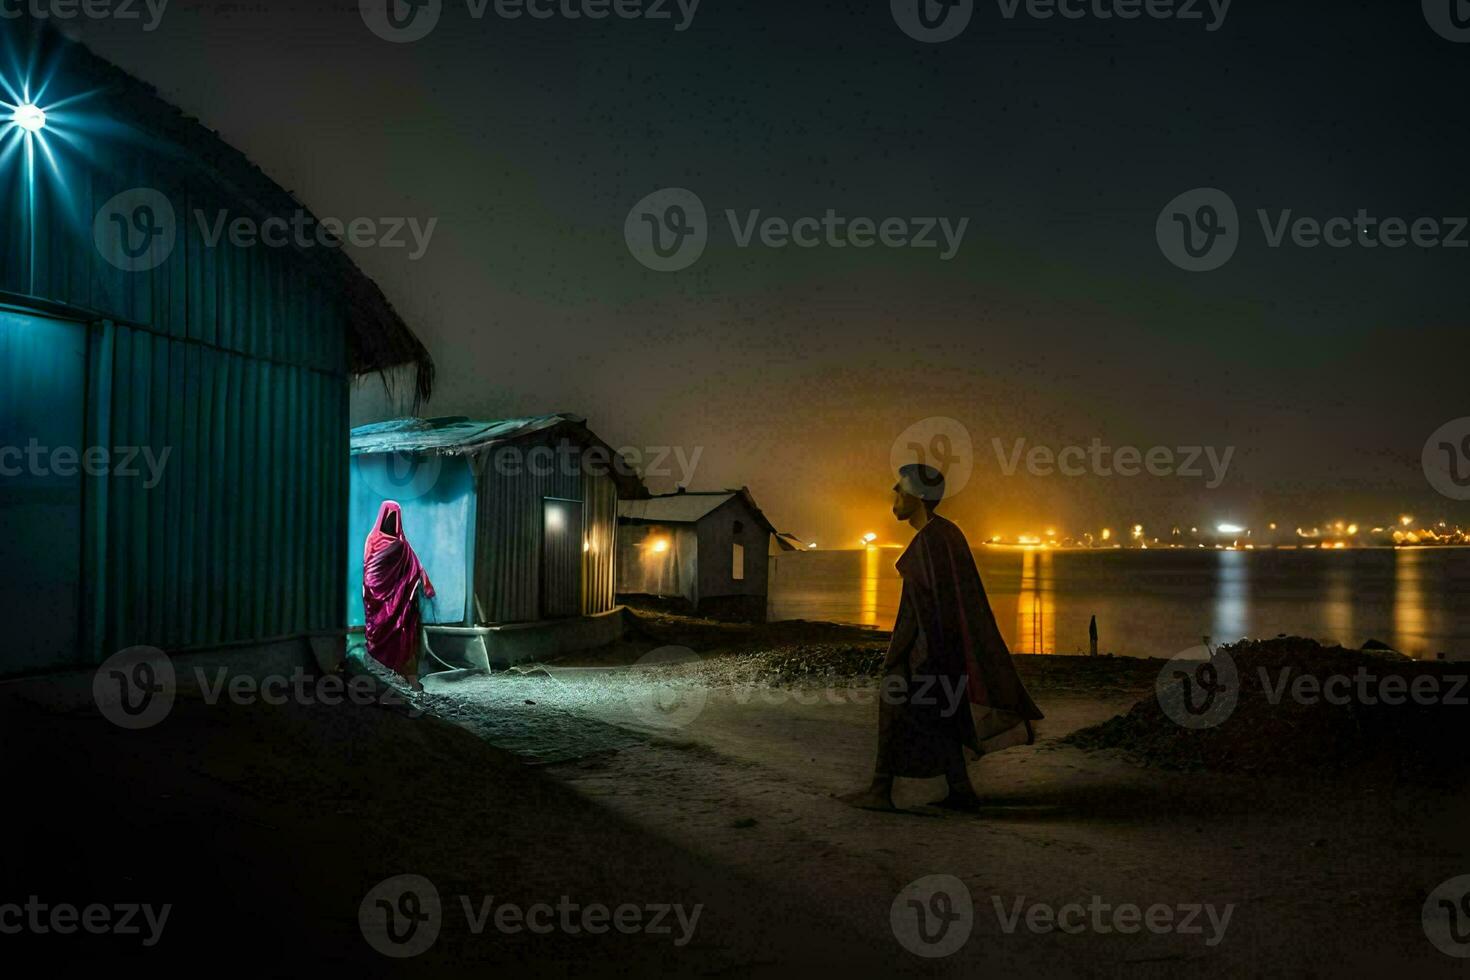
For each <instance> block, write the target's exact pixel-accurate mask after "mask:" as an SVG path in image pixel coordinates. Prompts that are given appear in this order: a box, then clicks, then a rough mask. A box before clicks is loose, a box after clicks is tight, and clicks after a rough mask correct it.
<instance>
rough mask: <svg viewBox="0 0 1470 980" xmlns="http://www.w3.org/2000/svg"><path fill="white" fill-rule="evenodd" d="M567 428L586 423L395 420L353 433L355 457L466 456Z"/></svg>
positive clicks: (564, 418)
mask: <svg viewBox="0 0 1470 980" xmlns="http://www.w3.org/2000/svg"><path fill="white" fill-rule="evenodd" d="M567 424H571V425H579V426H580V425H585V424H586V419H583V418H580V417H579V416H576V415H565V414H562V415H536V416H532V417H530V418H523V419H500V420H496V421H479V420H474V419H469V418H465V417H464V416H448V417H445V418H437V419H413V418H408V419H393V420H391V421H388V422H377V423H374V424H372V425H360V426H358V427H357V428H355V429H353V430H352V453H353V455H359V454H362V453H425V452H443V453H467V452H473V451H474V450H476V449H484V448H487V447H489V446H491V445H493V444H495V443H499V442H507V441H509V440H512V439H520V438H523V437H525V436H530V435H534V434H535V433H537V432H542V431H545V430H547V429H552V428H555V427H556V426H559V425H567Z"/></svg>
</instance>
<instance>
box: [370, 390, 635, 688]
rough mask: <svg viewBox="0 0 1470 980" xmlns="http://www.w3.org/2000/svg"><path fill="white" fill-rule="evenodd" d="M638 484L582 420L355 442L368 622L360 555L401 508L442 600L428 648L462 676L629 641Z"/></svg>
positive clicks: (395, 430)
mask: <svg viewBox="0 0 1470 980" xmlns="http://www.w3.org/2000/svg"><path fill="white" fill-rule="evenodd" d="M643 493H646V490H645V489H644V488H643V484H642V481H641V480H640V478H639V477H638V474H637V473H636V472H635V471H634V470H633V469H632V468H631V467H630V466H629V465H628V464H627V462H626V461H625V460H624V459H623V458H622V457H621V456H620V455H618V454H617V453H616V452H614V451H613V450H612V449H611V448H610V447H609V446H608V445H607V444H606V443H605V442H603V441H602V440H601V439H599V438H598V437H597V436H596V435H594V434H593V433H592V431H591V430H590V429H588V428H587V424H586V422H585V421H584V420H583V419H581V418H579V417H578V416H575V415H541V416H535V417H532V418H519V419H505V420H501V421H477V420H472V419H468V418H463V417H454V418H440V419H397V420H394V421H391V422H382V423H378V424H375V425H364V426H360V427H358V428H356V429H354V430H353V431H352V481H351V498H350V499H351V504H350V508H349V510H350V518H349V539H350V541H352V542H355V543H356V546H355V547H351V548H349V551H348V555H349V569H348V588H347V592H348V604H349V610H350V622H351V623H352V624H353V625H354V626H359V625H361V624H362V622H363V609H362V593H361V588H362V548H361V542H362V541H363V540H364V539H365V538H366V537H367V534H368V532H369V531H370V530H371V529H372V526H373V522H374V520H375V519H376V517H377V514H378V508H379V506H380V505H381V504H382V502H383V501H385V500H396V501H397V502H398V503H399V504H400V505H401V506H402V508H403V527H404V531H405V533H406V534H407V536H408V540H409V542H410V543H411V544H412V545H413V547H414V550H415V551H416V552H417V553H418V555H419V559H420V561H422V562H423V563H424V568H425V571H427V572H428V574H429V578H430V580H431V581H433V583H434V588H435V590H436V592H437V593H438V594H437V596H436V598H435V599H434V600H432V601H431V602H428V603H427V604H426V607H425V622H426V624H427V626H426V628H427V630H428V633H429V646H430V649H431V650H432V651H433V653H434V656H435V657H437V658H438V659H440V660H441V661H443V662H444V664H445V665H447V666H451V667H456V668H459V667H478V668H482V669H484V668H489V667H491V666H504V665H507V664H513V663H517V662H520V661H524V660H529V659H540V658H544V657H549V656H554V655H557V654H561V653H566V652H568V651H571V650H577V649H587V648H590V647H595V646H600V645H602V644H605V643H609V642H611V641H613V640H615V639H617V638H618V637H620V636H621V635H622V616H621V613H620V611H619V610H618V609H617V608H616V602H615V599H614V587H613V575H614V571H615V568H614V562H615V554H616V552H615V546H616V536H617V518H618V501H619V500H620V499H621V498H624V497H631V496H635V495H640V494H643Z"/></svg>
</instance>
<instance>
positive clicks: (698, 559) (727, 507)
mask: <svg viewBox="0 0 1470 980" xmlns="http://www.w3.org/2000/svg"><path fill="white" fill-rule="evenodd" d="M618 520H619V523H620V524H621V525H622V529H621V533H620V536H619V541H618V591H619V592H620V593H622V594H625V595H630V596H631V595H647V596H657V597H664V598H678V599H680V600H681V601H682V602H683V603H684V604H685V605H687V606H688V607H689V608H690V609H692V610H693V611H695V612H697V613H699V614H701V615H707V616H715V617H722V618H733V619H746V620H754V621H757V622H763V621H764V620H765V618H766V593H767V582H768V577H769V570H768V567H767V555H768V554H769V552H770V550H771V541H772V539H773V537H774V536H775V535H776V529H775V528H774V527H772V526H771V522H770V521H768V520H766V516H765V514H764V513H762V512H761V509H760V507H759V506H758V505H757V504H756V502H755V498H754V497H753V496H751V493H750V490H749V489H747V488H745V487H742V488H740V489H739V490H719V491H710V492H689V491H685V490H682V489H681V490H680V491H679V492H678V493H672V494H665V495H662V496H657V497H649V498H646V499H643V500H628V501H624V502H623V503H621V504H619V506H618Z"/></svg>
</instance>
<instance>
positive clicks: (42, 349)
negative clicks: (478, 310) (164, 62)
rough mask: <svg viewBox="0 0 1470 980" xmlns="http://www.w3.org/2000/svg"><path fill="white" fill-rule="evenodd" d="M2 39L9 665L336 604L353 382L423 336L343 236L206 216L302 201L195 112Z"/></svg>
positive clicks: (50, 38) (294, 208)
mask: <svg viewBox="0 0 1470 980" xmlns="http://www.w3.org/2000/svg"><path fill="white" fill-rule="evenodd" d="M0 39H3V47H0V211H3V214H4V222H3V225H0V568H3V572H0V576H3V577H0V621H4V622H7V623H9V624H14V629H13V630H12V634H11V642H9V643H7V644H6V646H5V648H4V649H3V650H0V675H15V674H23V673H27V672H36V671H43V670H52V669H57V668H61V667H67V666H81V665H87V664H93V663H97V662H99V661H100V660H102V659H104V658H105V657H107V656H108V655H110V654H111V653H113V652H115V651H117V650H119V649H122V648H125V647H129V646H133V645H139V644H148V645H154V646H159V647H163V648H165V649H167V650H170V651H184V650H192V649H221V648H227V647H229V648H232V647H234V646H236V645H241V646H251V645H259V644H263V643H266V642H268V641H275V640H281V639H283V638H284V639H289V638H292V637H298V636H305V635H310V634H314V633H317V632H319V631H334V630H335V631H340V630H342V629H343V628H344V627H345V625H346V619H347V610H346V605H345V602H344V596H345V595H346V592H347V589H346V583H345V576H346V568H345V566H344V562H343V561H342V555H343V553H344V550H345V549H346V548H347V546H348V534H347V506H346V500H347V495H348V462H349V456H348V436H349V427H350V423H349V413H348V398H349V390H350V385H351V383H352V381H353V379H354V377H355V376H357V375H359V374H363V373H368V372H379V373H382V372H389V371H390V369H396V368H398V367H406V368H407V372H408V374H409V375H410V376H412V378H413V380H412V381H410V382H408V383H410V384H413V385H414V386H415V389H416V395H417V396H419V397H426V396H427V395H428V393H429V389H430V386H431V383H432V364H431V362H430V360H429V357H428V354H427V352H426V351H425V349H424V347H423V345H422V344H421V343H419V341H418V340H417V339H416V338H415V337H414V336H413V335H412V333H411V332H410V331H409V330H408V328H407V327H406V325H405V324H404V323H403V321H402V320H401V318H400V317H399V316H398V315H397V314H396V313H395V312H394V311H393V309H392V307H391V305H390V304H389V302H388V301H387V299H386V298H385V297H384V296H383V294H382V292H381V291H380V290H379V289H378V288H377V287H376V286H375V285H374V284H373V283H372V282H371V281H369V280H368V279H367V278H366V277H365V276H364V275H363V274H362V273H361V272H360V271H359V270H358V269H357V268H356V266H355V265H354V264H353V262H352V261H351V259H350V258H348V257H347V256H346V255H345V254H344V253H343V251H342V250H341V248H340V247H332V246H330V245H328V246H320V245H318V246H316V247H302V246H300V245H297V244H289V245H287V246H285V247H266V246H265V245H264V244H262V243H256V244H255V245H254V246H253V247H252V246H248V245H245V244H240V245H237V244H232V243H231V241H230V240H229V239H228V238H225V239H223V240H217V241H211V240H210V236H208V235H206V234H205V231H204V229H203V228H202V227H201V222H200V221H199V220H196V216H197V215H199V214H204V215H208V216H211V220H212V219H213V216H217V215H219V214H221V213H223V214H226V215H228V216H230V217H231V219H233V218H236V217H241V218H249V219H250V220H251V221H253V222H257V223H261V222H264V221H266V220H268V219H276V220H288V221H289V220H292V219H294V218H296V216H298V215H300V214H303V213H304V209H303V208H302V205H301V204H300V203H298V202H297V201H296V200H295V199H294V198H293V197H292V196H291V195H290V194H289V193H287V192H286V191H284V190H282V189H281V188H280V187H279V186H277V185H276V184H275V183H273V182H272V181H271V180H270V179H269V178H268V177H266V176H265V175H264V174H263V173H262V172H261V171H260V170H258V169H257V168H256V167H255V166H253V165H252V164H251V163H250V162H249V161H248V160H247V159H246V158H245V157H244V156H243V155H242V154H241V153H240V152H238V151H237V150H235V149H233V148H232V147H230V146H228V145H227V144H225V143H224V142H223V141H222V140H220V139H219V138H218V137H217V136H216V135H215V134H214V133H213V132H211V131H210V130H208V129H206V128H205V127H204V126H203V125H202V124H200V123H199V122H198V121H196V120H193V119H190V118H187V117H185V116H184V115H183V114H182V113H181V112H179V110H177V109H175V108H174V107H172V106H170V105H169V104H168V103H166V102H165V101H164V100H163V99H161V98H160V97H159V96H158V95H157V93H156V92H154V91H153V90H152V89H151V88H150V87H148V86H147V85H145V84H143V83H142V82H140V81H138V80H137V79H134V78H132V77H131V76H129V75H127V74H125V73H124V72H122V71H121V70H119V69H117V68H116V67H114V66H112V65H110V64H108V63H107V62H105V61H104V60H102V59H101V58H99V57H97V56H95V55H94V54H92V53H91V52H89V51H88V50H86V49H85V48H84V47H82V46H81V45H79V44H75V43H72V42H69V41H66V40H64V39H62V38H61V37H60V36H59V35H58V34H56V33H55V32H54V31H51V30H49V29H46V28H44V27H38V26H37V25H36V24H35V23H34V22H32V21H30V20H29V19H27V18H25V17H20V18H7V19H5V20H0ZM307 217H308V220H310V221H314V220H315V219H311V218H309V215H308V216H307ZM205 224H206V226H207V223H205ZM394 376H400V375H399V374H398V373H396V372H395V375H394ZM150 461H151V462H150Z"/></svg>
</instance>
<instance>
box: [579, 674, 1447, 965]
mask: <svg viewBox="0 0 1470 980" xmlns="http://www.w3.org/2000/svg"><path fill="white" fill-rule="evenodd" d="M858 691H859V693H858V694H857V695H856V696H855V695H854V692H852V691H847V692H845V693H844V695H843V696H842V697H827V696H821V695H809V696H802V697H799V698H798V697H794V696H793V695H792V694H791V692H789V691H788V692H785V693H783V692H779V691H776V692H771V691H767V692H757V691H752V690H751V689H742V688H736V689H728V688H727V689H715V690H711V691H709V692H707V697H706V701H705V704H704V707H703V710H702V711H700V712H699V714H698V716H697V717H696V718H694V719H693V720H692V721H691V722H690V723H688V724H687V725H685V726H683V727H680V728H677V729H674V730H670V731H668V732H666V733H664V734H661V735H653V736H651V737H649V738H648V740H647V741H645V742H643V743H642V744H640V745H635V746H627V745H624V746H621V747H617V748H616V749H614V748H612V747H610V748H609V750H608V751H605V752H602V753H599V754H597V755H595V756H593V757H591V758H587V759H583V760H581V761H577V762H564V763H561V764H559V765H556V766H554V767H552V768H553V771H555V772H556V773H557V774H558V775H559V776H560V777H561V778H562V779H563V780H565V781H566V782H567V783H568V784H569V785H570V786H572V787H574V788H575V789H576V790H577V791H578V792H579V793H582V794H584V795H585V796H587V797H588V798H590V799H592V800H595V801H597V802H598V803H599V804H602V805H604V806H607V807H608V808H610V809H611V810H613V811H614V812H617V813H618V814H620V815H622V816H623V817H625V818H627V819H628V820H629V821H630V822H631V823H633V824H634V825H636V826H640V827H643V828H646V829H648V830H650V831H653V832H656V833H658V834H660V835H663V836H667V837H669V838H671V839H672V840H674V841H676V842H677V843H678V844H680V845H681V846H682V847H684V848H687V849H688V850H689V851H690V852H692V853H695V854H698V855H700V856H701V857H704V858H707V859H708V860H709V861H711V862H712V863H718V864H719V865H722V866H725V867H730V868H732V869H737V870H739V871H740V872H742V873H743V874H745V875H748V876H750V877H751V878H753V879H755V880H757V881H760V882H764V883H765V884H766V885H767V886H768V887H769V888H770V889H771V891H772V893H773V894H781V895H785V896H789V897H794V898H795V899H796V901H797V904H798V906H800V905H802V904H809V905H810V907H811V908H813V909H814V910H821V911H822V912H824V913H828V914H836V915H838V916H840V917H842V918H843V919H845V920H846V921H848V922H849V923H851V924H852V926H853V927H854V929H855V930H857V931H859V932H861V933H863V934H866V935H870V936H879V937H884V938H888V937H894V938H892V940H891V941H892V942H894V943H895V945H899V940H898V938H896V933H895V931H894V926H893V925H892V924H891V922H890V910H891V907H892V905H893V903H894V900H895V898H896V897H897V896H898V895H899V892H900V890H901V889H903V888H904V887H905V886H906V885H908V884H909V883H910V882H913V881H915V880H916V879H919V878H922V877H924V876H927V875H935V874H949V875H954V876H956V877H957V878H959V879H960V880H961V881H962V882H963V883H964V885H965V886H966V888H967V889H968V891H969V893H970V894H971V896H972V899H973V903H974V918H973V933H972V934H971V935H970V938H969V940H968V941H967V942H966V943H965V944H964V945H963V947H962V948H960V949H959V950H958V951H957V952H955V953H954V954H952V955H950V956H947V957H944V958H939V959H934V960H932V961H927V962H926V961H925V960H923V959H920V958H919V957H917V956H914V957H911V962H912V963H913V964H914V965H915V966H921V967H924V968H925V969H927V970H932V971H934V972H937V973H942V974H946V975H949V974H954V975H959V974H966V975H973V974H974V973H975V971H976V970H980V969H995V968H1000V967H1005V968H1012V969H1023V970H1027V971H1029V972H1031V973H1033V974H1034V975H1046V976H1055V975H1079V974H1081V975H1119V974H1122V973H1125V972H1127V973H1130V974H1136V973H1139V972H1143V973H1146V974H1147V973H1152V974H1158V975H1165V974H1172V973H1173V972H1174V971H1175V970H1177V969H1179V968H1180V967H1182V966H1187V967H1188V968H1189V969H1190V970H1192V971H1198V972H1203V973H1205V974H1208V975H1222V976H1223V975H1241V974H1245V973H1251V974H1262V975H1314V974H1318V973H1328V972H1331V973H1334V974H1341V973H1349V974H1364V975H1366V974H1369V973H1374V972H1381V970H1382V969H1384V968H1388V967H1390V966H1392V967H1394V968H1396V969H1402V968H1404V967H1405V966H1412V968H1413V969H1414V970H1415V971H1416V972H1421V971H1422V972H1424V973H1426V974H1429V975H1437V974H1443V975H1450V974H1451V973H1452V972H1460V971H1459V967H1460V966H1461V964H1460V963H1459V962H1457V961H1455V960H1452V959H1450V958H1448V957H1445V956H1444V955H1443V954H1441V953H1439V952H1438V951H1437V950H1435V949H1434V948H1433V947H1432V946H1431V945H1430V944H1429V943H1428V941H1427V940H1426V939H1425V936H1424V933H1423V931H1422V928H1421V926H1420V908H1421V905H1422V903H1423V901H1424V898H1425V896H1426V895H1427V893H1428V892H1429V890H1430V889H1431V888H1433V887H1434V886H1435V885H1436V884H1438V883H1439V882H1441V881H1443V880H1444V879H1446V878H1448V877H1451V876H1452V875H1457V874H1461V873H1465V872H1466V871H1470V862H1467V860H1466V856H1467V851H1466V848H1465V846H1464V844H1463V842H1462V840H1460V839H1458V835H1456V834H1455V833H1454V832H1453V830H1452V828H1454V827H1455V826H1457V825H1463V818H1464V817H1465V816H1467V815H1470V811H1467V808H1466V806H1465V801H1464V800H1463V799H1446V798H1444V797H1442V796H1437V795H1435V794H1430V793H1425V792H1424V791H1413V792H1408V793H1404V792H1400V791H1395V790H1390V789H1382V788H1373V787H1362V786H1357V787H1354V786H1350V785H1346V784H1343V783H1328V782H1311V781H1305V782H1301V783H1296V784H1289V783H1284V782H1280V781H1265V780H1259V779H1249V778H1223V777H1219V776H1212V775H1184V774H1165V773H1159V772H1151V771H1146V770H1142V769H1139V768H1137V767H1134V766H1132V765H1130V764H1128V763H1127V762H1125V761H1122V760H1120V759H1118V758H1115V757H1111V756H1108V755H1100V754H1091V755H1089V754H1087V753H1083V752H1081V751H1079V750H1076V749H1072V748H1069V747H1063V746H1059V745H1057V744H1056V743H1055V739H1056V738H1058V737H1060V736H1061V735H1063V734H1065V733H1067V732H1069V731H1072V730H1074V729H1076V728H1078V727H1081V726H1084V725H1088V724H1092V723H1094V722H1097V721H1100V720H1103V719H1104V718H1106V717H1109V716H1111V715H1112V714H1114V713H1116V712H1118V711H1121V710H1123V709H1124V708H1126V707H1127V706H1128V705H1129V704H1130V703H1131V700H1132V699H1131V698H1128V697H1112V698H1101V699H1095V698H1083V697H1076V696H1052V697H1050V698H1047V699H1044V700H1043V702H1042V703H1043V707H1044V709H1045V710H1046V711H1047V712H1048V719H1047V723H1046V730H1045V735H1046V737H1045V738H1044V739H1043V740H1042V742H1041V743H1039V744H1038V745H1036V746H1032V747H1025V748H1017V749H1012V750H1008V751H1006V752H1003V753H998V754H996V755H994V756H991V757H989V758H987V759H985V760H982V761H981V762H980V763H977V764H976V765H975V766H974V768H973V770H972V772H973V775H974V778H975V780H976V784H977V786H978V787H979V788H980V789H981V792H982V794H983V795H984V796H985V798H986V804H987V805H986V808H985V811H984V812H983V813H982V814H981V815H979V816H960V815H951V814H944V813H943V812H942V811H936V810H933V809H929V808H925V807H923V806H922V803H923V802H924V801H926V800H930V799H934V798H937V796H939V795H942V788H943V787H942V781H937V782H935V783H932V784H925V783H921V782H917V781H912V782H901V783H900V789H899V795H898V802H899V804H900V805H901V806H904V807H906V808H912V809H911V812H909V813H906V814H902V815H889V814H877V813H870V812H866V811H859V810H854V809H851V808H849V807H847V806H845V805H842V804H840V803H839V802H837V801H836V800H834V799H833V798H832V794H836V793H839V792H844V791H847V790H851V789H854V788H856V787H857V786H859V785H860V784H861V783H862V782H863V781H864V779H865V778H866V774H867V773H868V772H869V770H870V766H871V758H872V751H873V732H874V715H875V712H876V708H875V707H874V705H873V703H872V700H871V698H864V697H862V696H861V693H860V692H861V689H858ZM870 693H872V692H871V691H870ZM803 701H805V702H807V703H802V702H803ZM833 701H838V702H840V703H832V702H833ZM604 717H605V715H604ZM1018 903H1019V907H1020V908H1021V909H1023V910H1027V909H1030V907H1031V906H1032V905H1033V904H1035V903H1043V904H1045V905H1047V906H1050V907H1052V908H1053V909H1060V908H1061V907H1062V906H1065V905H1067V904H1069V903H1081V904H1082V905H1083V906H1087V907H1089V909H1091V908H1092V907H1094V906H1100V905H1106V906H1107V907H1108V909H1107V910H1102V911H1096V912H1094V911H1091V910H1089V911H1088V912H1087V923H1088V925H1087V926H1086V927H1085V928H1084V929H1083V930H1082V931H1080V932H1075V933H1068V932H1064V931H1060V930H1056V929H1051V930H1043V931H1033V930H1032V929H1030V928H1028V926H1027V923H1026V921H1025V919H1024V917H1023V919H1022V920H1020V921H1019V922H1018V923H1015V924H1013V925H1011V926H1010V928H1009V930H1008V929H1007V927H1006V926H1007V920H1013V919H1014V915H1015V913H1016V910H1017V908H1018ZM1160 903H1161V904H1163V905H1166V906H1169V907H1170V908H1171V909H1174V911H1173V912H1172V915H1173V916H1174V917H1175V918H1174V921H1175V922H1177V923H1180V924H1181V925H1182V924H1183V921H1184V918H1185V917H1186V916H1190V911H1189V907H1190V906H1213V907H1214V912H1215V915H1216V919H1215V920H1213V921H1212V920H1211V919H1210V918H1209V909H1208V908H1204V909H1200V910H1199V911H1197V912H1196V913H1194V915H1193V919H1194V922H1193V924H1194V925H1195V926H1197V927H1199V929H1200V931H1199V932H1198V933H1189V934H1184V933H1183V931H1182V930H1169V931H1160V932H1158V933H1154V932H1151V931H1150V930H1149V929H1148V928H1142V929H1140V930H1139V931H1137V932H1136V933H1132V934H1123V933H1121V932H1120V931H1116V930H1115V929H1114V928H1113V926H1115V925H1117V926H1124V927H1126V926H1128V925H1129V924H1130V923H1129V922H1128V921H1127V920H1123V921H1118V920H1115V919H1113V918H1112V912H1111V911H1110V909H1111V908H1113V907H1117V906H1121V905H1124V904H1132V905H1136V906H1139V907H1140V908H1145V909H1146V908H1148V907H1149V906H1151V905H1155V904H1160ZM1227 907H1229V913H1228V914H1229V916H1230V918H1229V919H1228V920H1225V919H1224V918H1223V917H1224V916H1225V915H1226V909H1227ZM1036 914H1038V915H1041V914H1043V913H1036ZM1069 914H1070V915H1071V916H1072V917H1071V918H1069V919H1068V926H1069V927H1074V926H1076V924H1077V922H1078V918H1077V916H1078V915H1079V914H1080V913H1069ZM1158 914H1159V915H1162V914H1163V913H1162V912H1160V913H1158ZM1037 921H1038V922H1041V921H1042V920H1040V919H1038V920H1037ZM1158 924H1160V925H1162V919H1160V920H1158ZM900 928H902V927H900ZM813 942H814V943H818V944H819V943H820V942H821V938H820V937H813Z"/></svg>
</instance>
